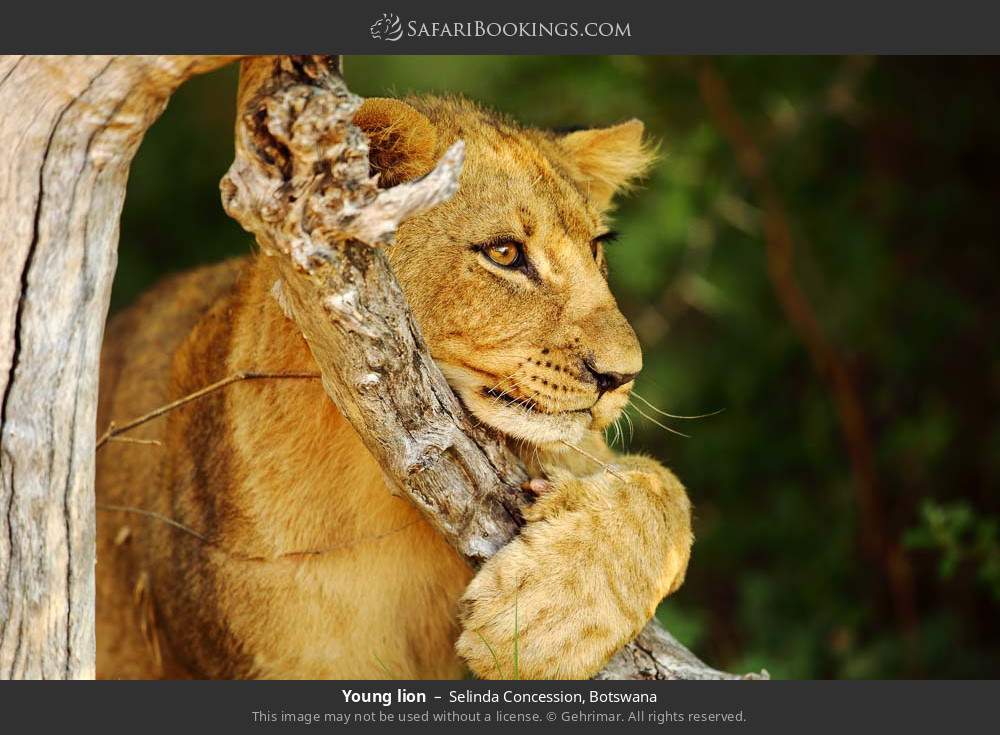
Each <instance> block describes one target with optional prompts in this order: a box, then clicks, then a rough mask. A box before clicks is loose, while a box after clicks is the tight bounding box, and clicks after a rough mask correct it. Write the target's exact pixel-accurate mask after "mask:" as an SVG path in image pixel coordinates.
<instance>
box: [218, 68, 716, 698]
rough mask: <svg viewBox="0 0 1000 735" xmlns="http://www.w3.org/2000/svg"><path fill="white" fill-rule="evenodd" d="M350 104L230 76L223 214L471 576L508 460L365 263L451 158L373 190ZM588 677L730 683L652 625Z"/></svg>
mask: <svg viewBox="0 0 1000 735" xmlns="http://www.w3.org/2000/svg"><path fill="white" fill-rule="evenodd" d="M360 102H361V100H360V99H359V98H358V97H356V96H354V95H352V94H351V93H350V92H349V91H348V90H347V88H346V87H345V85H344V83H343V81H342V80H341V78H340V76H339V74H338V72H337V69H336V66H335V62H334V61H333V59H331V58H330V57H320V56H311V57H288V56H285V57H263V58H255V59H248V60H245V61H244V62H243V69H242V74H241V81H240V93H239V102H238V110H237V124H236V158H235V161H234V163H233V165H232V167H231V168H230V170H229V172H228V173H227V174H226V176H225V178H223V180H222V198H223V203H224V206H225V208H226V211H227V212H228V213H229V214H230V215H231V216H232V217H233V218H234V219H236V220H237V221H238V222H239V223H240V224H241V225H242V226H243V227H244V228H245V229H247V230H248V231H249V232H252V233H253V234H254V235H255V236H256V238H257V242H258V243H259V244H260V246H261V248H262V250H263V252H264V253H265V254H266V255H268V256H271V257H275V258H278V259H279V262H280V265H281V269H282V282H281V283H280V284H278V286H277V287H276V291H275V296H276V298H278V299H279V301H280V302H281V303H282V306H283V307H284V308H285V311H286V313H287V314H288V315H289V317H290V318H292V319H293V320H294V321H295V322H296V324H297V325H298V326H299V327H300V328H301V329H302V332H303V334H304V335H305V337H306V340H307V341H308V343H309V345H310V348H311V350H312V353H313V356H314V357H315V358H316V362H317V364H318V366H319V369H320V372H321V374H322V378H323V385H324V387H325V389H326V391H327V393H328V394H329V395H330V397H331V398H332V399H333V400H334V402H335V403H336V404H337V406H338V408H339V409H340V410H341V411H342V412H343V413H344V415H345V416H346V417H347V418H348V419H349V420H350V421H351V423H352V424H353V425H354V427H355V429H356V430H357V432H358V434H359V435H360V436H361V438H362V440H363V441H364V442H365V444H366V445H367V447H368V448H369V450H370V451H371V452H372V454H373V455H374V456H375V457H376V458H377V459H378V460H379V462H380V463H381V465H382V467H383V468H384V470H385V472H386V476H387V477H388V479H389V480H390V482H391V484H392V485H394V486H395V487H396V488H397V489H398V490H399V491H400V492H401V493H402V494H403V495H404V496H405V497H407V498H409V499H410V501H412V502H413V503H414V504H415V505H416V506H417V507H418V508H420V509H421V510H422V511H423V512H424V514H425V515H426V517H427V518H428V519H429V520H430V521H431V522H432V523H433V524H434V525H435V526H436V528H437V529H438V530H439V531H440V532H441V533H442V534H443V535H444V537H445V538H446V539H447V540H448V541H449V542H450V543H451V544H452V545H453V546H454V547H455V548H456V549H458V550H459V551H460V552H461V553H462V554H463V556H465V558H466V559H467V560H468V561H469V563H470V564H472V565H473V566H477V565H478V564H480V563H481V562H482V561H483V560H484V559H486V558H488V557H489V556H490V555H491V554H492V553H493V552H495V551H496V550H497V549H499V548H500V547H501V546H503V544H505V543H506V542H508V541H509V540H510V539H511V538H512V537H513V536H514V534H515V533H516V532H517V529H518V527H519V522H520V520H521V518H520V511H519V507H520V504H521V503H522V502H523V498H522V497H521V496H520V495H519V492H518V490H517V488H518V486H519V485H520V483H521V482H522V481H523V480H524V479H525V475H524V473H523V470H522V469H521V467H520V465H519V463H518V462H517V460H516V458H515V457H513V456H512V455H511V454H510V453H509V452H508V451H507V450H506V449H505V448H504V446H503V445H502V444H501V443H500V442H499V441H498V440H497V439H496V438H494V437H492V436H490V435H488V434H486V433H484V432H483V431H482V430H479V429H477V428H476V427H475V426H474V425H473V424H472V423H471V422H470V421H469V420H468V419H467V417H466V415H465V413H464V411H463V409H462V407H461V406H460V405H459V404H458V401H457V400H456V398H455V397H454V395H453V394H452V392H451V390H450V388H449V387H448V385H447V383H446V382H445V380H444V377H443V376H442V374H441V372H440V370H439V369H438V368H437V366H436V365H435V364H434V362H433V360H432V359H431V358H430V355H429V354H428V351H427V348H426V346H425V345H424V342H423V340H422V339H421V337H420V333H419V330H418V328H417V325H416V324H415V323H414V321H413V319H412V317H411V315H410V313H409V310H408V308H407V305H406V302H405V300H404V299H403V294H402V292H401V290H400V288H399V286H398V284H397V283H396V280H395V278H394V276H393V275H392V272H391V270H390V269H389V266H388V263H387V261H386V259H385V257H384V255H383V253H382V252H381V250H379V249H378V246H379V245H382V244H385V243H387V242H389V241H390V240H391V238H392V236H393V234H394V232H395V229H396V226H397V225H398V223H399V222H400V221H401V220H403V219H405V218H406V217H409V216H412V215H414V214H416V213H418V212H420V211H423V210H425V209H427V208H429V207H431V206H434V205H435V204H436V203H438V202H440V201H443V200H444V199H446V198H447V197H449V196H451V194H452V193H453V192H454V191H455V189H456V188H457V185H458V176H459V173H460V170H461V163H462V147H461V143H458V144H456V145H455V146H453V147H452V148H451V149H450V150H449V151H448V152H447V153H446V154H445V155H444V157H443V158H442V160H441V161H440V162H439V164H438V166H437V168H436V169H435V170H434V171H433V172H431V173H430V174H429V175H428V176H426V177H424V178H422V179H420V180H418V181H415V182H412V183H408V184H402V185H400V186H397V187H395V188H392V189H389V190H385V191H379V190H378V189H377V187H376V185H375V180H374V179H372V178H371V177H370V176H369V169H368V156H367V143H366V141H365V138H364V136H363V135H362V134H361V133H360V131H359V130H357V128H355V127H354V126H352V125H351V124H350V120H351V118H352V116H353V113H354V111H355V110H356V109H357V107H358V106H359V105H360ZM600 676H601V677H602V678H703V679H718V678H734V677H732V675H729V674H723V673H721V672H718V671H715V670H713V669H711V668H709V667H707V666H705V664H703V663H702V662H701V661H699V660H698V659H697V658H696V657H695V656H694V655H693V654H691V653H690V652H689V651H687V650H686V649H685V648H684V647H683V646H681V645H680V644H679V643H678V642H677V641H676V640H674V639H673V637H672V636H670V635H669V634H668V633H666V631H664V630H663V629H662V628H661V627H660V626H659V625H658V624H657V623H656V622H655V621H653V622H651V623H650V624H649V625H648V626H647V627H646V629H645V630H644V631H643V633H642V634H641V635H640V636H639V639H637V641H636V642H635V643H632V644H629V645H628V646H626V648H625V649H623V650H622V651H621V652H620V653H619V654H617V655H616V656H615V658H614V659H613V660H612V662H611V663H610V664H609V666H608V667H607V668H606V669H605V670H604V671H603V672H602V673H601V675H600Z"/></svg>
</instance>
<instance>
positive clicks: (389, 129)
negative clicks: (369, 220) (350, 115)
mask: <svg viewBox="0 0 1000 735" xmlns="http://www.w3.org/2000/svg"><path fill="white" fill-rule="evenodd" d="M354 124H355V125H357V126H358V127H359V128H361V129H362V130H363V131H364V132H365V135H367V136H368V141H369V153H368V160H369V162H370V163H371V172H372V175H375V174H376V173H378V174H379V186H383V187H386V186H395V185H396V184H400V183H402V182H404V181H411V180H413V179H416V178H419V177H421V176H423V175H424V174H427V173H430V171H431V169H432V168H434V151H435V149H436V148H437V130H436V129H435V128H434V125H433V124H432V123H431V121H430V120H428V119H427V116H426V115H424V114H422V113H421V112H418V111H417V110H416V109H414V108H413V107H411V106H410V105H408V104H406V103H405V102H401V101H400V100H394V99H390V98H387V97H371V98H368V99H366V100H365V101H364V103H363V104H362V105H361V107H360V108H359V109H358V111H357V112H356V113H354Z"/></svg>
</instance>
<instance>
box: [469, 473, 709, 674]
mask: <svg viewBox="0 0 1000 735" xmlns="http://www.w3.org/2000/svg"><path fill="white" fill-rule="evenodd" d="M635 465H638V466H639V467H638V468H633V469H630V468H628V466H626V467H622V466H616V469H615V474H616V475H617V477H616V476H614V475H611V474H609V473H607V472H602V473H600V474H595V475H591V476H588V477H584V478H575V477H568V476H559V475H556V476H555V477H552V478H550V479H551V487H550V489H548V490H547V491H546V492H545V493H543V494H541V495H540V497H539V499H538V500H537V501H536V502H535V504H534V505H532V506H531V507H530V508H528V510H527V511H526V513H525V516H526V518H527V519H528V521H529V523H528V524H527V525H526V526H525V528H524V529H523V530H522V532H521V534H520V535H519V536H518V537H517V538H516V539H514V541H512V542H511V543H509V544H508V545H507V546H505V547H504V548H503V549H502V550H501V551H500V552H499V553H497V554H496V556H494V557H493V558H492V559H490V560H489V561H488V562H487V563H486V564H485V565H484V566H483V568H482V569H481V570H480V572H479V574H477V575H476V577H475V578H474V579H473V580H472V582H471V584H470V585H469V587H468V589H467V590H466V592H465V595H464V596H463V597H462V601H461V604H460V609H459V618H460V621H461V623H462V628H463V630H462V634H461V636H460V637H459V639H458V642H457V644H456V648H457V650H458V653H459V654H460V655H461V656H462V657H463V658H464V659H465V660H466V661H467V662H468V664H469V666H470V667H471V669H472V671H473V672H474V673H475V674H476V675H477V676H479V677H482V678H489V679H507V678H522V679H542V678H550V679H576V678H586V677H589V676H592V675H593V674H595V673H596V672H597V671H598V670H599V669H600V668H601V666H603V665H604V663H606V662H607V660H608V659H609V658H610V657H611V655H612V654H614V652H615V651H617V650H618V649H619V648H620V647H621V646H622V645H624V644H625V643H627V642H628V641H629V640H631V639H632V638H633V637H634V636H635V635H636V634H637V633H638V632H639V630H640V629H641V628H642V626H643V625H644V624H645V623H646V622H647V621H648V620H649V618H650V617H652V615H653V612H654V611H655V609H656V605H657V604H658V603H659V601H660V600H661V599H662V598H663V597H664V596H666V595H667V594H669V593H671V592H673V591H674V590H675V589H677V588H678V587H679V586H680V584H681V582H682V581H683V579H684V572H685V570H686V568H687V562H688V557H689V555H690V548H691V541H692V535H691V521H690V517H691V511H690V503H689V502H688V499H687V495H686V494H685V493H684V489H683V487H681V485H680V483H679V482H678V481H677V480H676V478H674V476H673V475H672V474H671V473H670V472H669V471H667V470H665V469H663V468H662V467H660V466H659V465H657V464H655V463H653V462H652V461H650V460H643V459H639V458H637V460H636V462H635V463H633V464H631V465H630V466H632V467H634V466H635Z"/></svg>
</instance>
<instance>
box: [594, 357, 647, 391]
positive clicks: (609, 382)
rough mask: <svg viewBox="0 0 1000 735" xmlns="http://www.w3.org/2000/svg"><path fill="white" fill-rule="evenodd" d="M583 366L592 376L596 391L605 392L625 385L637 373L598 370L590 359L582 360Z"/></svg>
mask: <svg viewBox="0 0 1000 735" xmlns="http://www.w3.org/2000/svg"><path fill="white" fill-rule="evenodd" d="M583 366H584V367H585V368H587V372H589V373H590V374H591V375H592V376H594V382H595V383H597V392H598V393H607V392H608V391H612V390H615V389H616V388H620V387H621V386H623V385H625V384H626V383H627V382H629V381H630V380H632V378H634V377H635V376H636V375H638V374H639V373H616V372H613V371H606V372H601V371H600V370H598V369H597V368H596V367H595V366H594V364H593V363H592V362H591V361H590V360H584V361H583Z"/></svg>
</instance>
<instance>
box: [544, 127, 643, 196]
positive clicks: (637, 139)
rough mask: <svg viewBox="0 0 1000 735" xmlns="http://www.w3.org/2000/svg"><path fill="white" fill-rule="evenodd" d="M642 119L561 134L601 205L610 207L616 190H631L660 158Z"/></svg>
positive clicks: (560, 141) (589, 188) (582, 180)
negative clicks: (647, 138) (631, 186)
mask: <svg viewBox="0 0 1000 735" xmlns="http://www.w3.org/2000/svg"><path fill="white" fill-rule="evenodd" d="M642 132H643V125H642V122H641V121H640V120H635V119H633V120H629V121H628V122H623V123H621V124H619V125H613V126H612V127H610V128H594V129H591V130H578V131H576V132H574V133H569V134H568V135H564V136H563V137H562V138H560V140H559V143H560V144H561V145H562V147H563V148H564V149H565V150H566V151H567V152H568V153H569V155H570V158H571V159H572V161H573V163H574V164H575V166H576V169H577V173H578V176H579V179H580V181H581V182H582V183H583V184H584V186H585V187H587V189H588V191H589V192H590V197H591V199H592V200H593V201H594V203H595V204H596V206H597V207H598V208H599V209H606V208H607V207H609V206H610V204H611V198H612V197H613V196H614V195H615V193H616V192H619V191H623V190H627V189H628V187H629V186H630V185H631V184H632V183H633V182H634V181H635V179H637V178H639V177H640V176H642V175H643V174H644V173H646V171H647V170H648V169H649V167H650V166H651V165H652V164H653V162H654V161H655V160H656V151H655V149H654V147H653V146H652V145H651V144H650V143H649V142H648V141H644V140H643V137H642Z"/></svg>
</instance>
